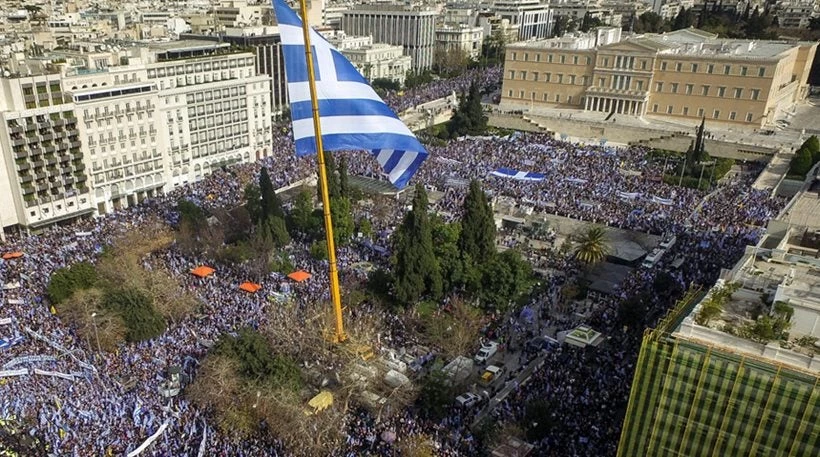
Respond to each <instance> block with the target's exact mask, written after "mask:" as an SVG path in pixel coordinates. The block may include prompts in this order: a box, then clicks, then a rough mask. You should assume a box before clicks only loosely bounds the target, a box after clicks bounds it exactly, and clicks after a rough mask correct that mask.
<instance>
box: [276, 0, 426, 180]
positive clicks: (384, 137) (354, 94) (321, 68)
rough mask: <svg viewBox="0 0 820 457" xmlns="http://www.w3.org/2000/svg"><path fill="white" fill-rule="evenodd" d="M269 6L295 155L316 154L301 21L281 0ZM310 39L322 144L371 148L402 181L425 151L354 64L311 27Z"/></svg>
mask: <svg viewBox="0 0 820 457" xmlns="http://www.w3.org/2000/svg"><path fill="white" fill-rule="evenodd" d="M273 8H274V10H275V11H276V19H277V22H278V23H279V32H280V34H281V36H282V50H283V55H284V58H285V74H286V76H287V81H288V94H289V95H290V115H291V118H292V119H293V138H294V140H295V142H296V155H299V156H302V155H307V154H315V153H316V142H315V141H316V140H315V134H314V130H313V117H312V116H313V113H312V106H311V100H310V87H309V83H308V72H307V64H306V62H305V43H304V39H303V34H302V21H301V20H300V19H299V17H298V16H297V15H296V13H294V12H293V10H291V9H290V7H288V6H287V5H286V4H285V2H284V0H273ZM310 43H311V48H312V51H313V52H312V55H313V67H314V73H315V75H314V76H315V81H316V92H317V98H318V101H319V114H320V122H321V126H322V143H323V146H324V149H325V150H327V151H338V150H367V151H370V153H371V154H372V155H374V156H375V157H376V160H377V161H378V162H379V165H381V166H382V168H383V169H384V172H385V175H386V176H387V178H388V179H389V180H390V182H391V183H393V185H394V186H396V187H398V188H399V189H401V188H403V187H405V186H406V185H407V183H408V182H409V181H410V178H411V177H412V176H413V173H415V172H416V170H418V168H419V167H420V166H421V163H422V162H424V159H426V158H427V151H426V150H425V149H424V147H423V146H422V145H421V143H419V141H418V140H417V139H416V137H415V135H413V133H412V132H410V129H408V128H407V126H405V125H404V123H403V122H402V121H401V120H399V118H398V117H397V116H396V114H395V113H393V111H392V110H391V109H390V108H389V107H388V106H387V105H386V104H385V103H384V102H383V101H382V99H381V98H379V96H378V95H377V94H376V92H375V91H374V90H373V88H372V87H370V85H369V84H368V83H367V80H365V79H364V77H362V75H361V74H360V73H359V72H358V71H357V70H356V68H355V67H354V66H353V64H351V63H350V62H349V61H348V60H347V59H346V58H345V57H344V56H342V54H341V53H340V52H339V51H337V50H336V49H335V48H333V46H331V44H330V43H328V42H327V41H326V40H325V39H324V38H323V37H322V36H321V35H319V34H318V33H316V31H314V30H312V29H311V30H310Z"/></svg>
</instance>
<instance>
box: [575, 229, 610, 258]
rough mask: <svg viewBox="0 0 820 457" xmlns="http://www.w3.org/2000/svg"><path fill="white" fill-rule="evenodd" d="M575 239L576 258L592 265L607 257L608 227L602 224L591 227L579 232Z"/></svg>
mask: <svg viewBox="0 0 820 457" xmlns="http://www.w3.org/2000/svg"><path fill="white" fill-rule="evenodd" d="M574 238H575V239H574V241H575V258H576V259H578V260H579V261H581V262H583V263H585V264H588V265H592V264H595V263H598V262H600V261H602V260H604V259H605V258H606V255H607V253H609V243H608V242H607V239H606V229H604V228H603V227H600V226H593V227H589V228H588V229H587V230H586V231H584V232H582V233H579V234H577V235H576V236H575V237H574Z"/></svg>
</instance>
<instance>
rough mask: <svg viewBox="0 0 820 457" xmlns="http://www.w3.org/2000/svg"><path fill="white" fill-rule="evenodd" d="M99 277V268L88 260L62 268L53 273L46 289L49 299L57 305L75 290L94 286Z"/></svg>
mask: <svg viewBox="0 0 820 457" xmlns="http://www.w3.org/2000/svg"><path fill="white" fill-rule="evenodd" d="M97 279H98V277H97V270H96V269H95V268H94V265H92V264H90V263H88V262H79V263H75V264H73V265H71V266H70V267H66V268H60V269H59V270H57V271H55V272H54V273H53V274H52V275H51V280H50V281H49V283H48V289H47V291H46V293H47V294H48V299H49V300H50V301H51V303H52V304H55V305H56V304H59V303H62V302H63V301H65V300H66V299H68V298H69V297H71V296H72V295H73V294H74V292H75V291H77V290H80V289H90V288H92V287H94V285H95V284H96V283H97Z"/></svg>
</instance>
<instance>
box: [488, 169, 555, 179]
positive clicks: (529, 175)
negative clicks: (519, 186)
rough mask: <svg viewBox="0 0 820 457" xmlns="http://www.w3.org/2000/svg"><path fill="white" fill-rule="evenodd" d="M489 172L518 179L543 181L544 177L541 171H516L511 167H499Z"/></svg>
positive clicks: (501, 176) (500, 176)
mask: <svg viewBox="0 0 820 457" xmlns="http://www.w3.org/2000/svg"><path fill="white" fill-rule="evenodd" d="M490 174H491V175H493V176H498V177H499V178H510V179H517V180H519V181H543V180H544V178H545V177H546V176H545V175H544V174H543V173H535V172H527V171H518V170H513V169H511V168H499V169H497V170H495V171H491V172H490Z"/></svg>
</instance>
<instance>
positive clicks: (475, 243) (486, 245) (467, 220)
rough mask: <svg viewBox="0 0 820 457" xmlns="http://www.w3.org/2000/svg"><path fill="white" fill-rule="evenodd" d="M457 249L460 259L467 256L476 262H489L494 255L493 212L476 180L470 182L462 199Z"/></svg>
mask: <svg viewBox="0 0 820 457" xmlns="http://www.w3.org/2000/svg"><path fill="white" fill-rule="evenodd" d="M458 248H459V250H460V251H461V254H462V257H464V256H465V255H469V256H470V257H471V258H472V259H475V260H476V261H477V262H484V261H486V260H489V258H490V257H492V256H493V255H494V254H495V253H496V247H495V221H494V219H493V211H492V209H491V208H490V204H489V202H488V201H487V194H486V193H484V191H483V190H482V189H481V184H480V183H479V182H478V181H477V180H472V181H471V182H470V189H469V191H468V192H467V196H466V197H465V198H464V213H463V215H462V217H461V233H460V234H459V238H458Z"/></svg>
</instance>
